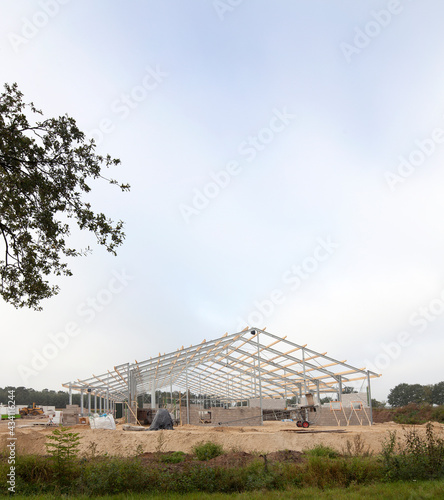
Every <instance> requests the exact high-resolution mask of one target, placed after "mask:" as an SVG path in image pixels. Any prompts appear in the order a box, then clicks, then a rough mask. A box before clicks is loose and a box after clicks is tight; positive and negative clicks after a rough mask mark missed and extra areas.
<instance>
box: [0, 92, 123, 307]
mask: <svg viewBox="0 0 444 500" xmlns="http://www.w3.org/2000/svg"><path fill="white" fill-rule="evenodd" d="M41 117H42V112H41V111H40V110H38V109H37V108H36V107H35V106H34V104H33V103H29V104H26V103H25V102H24V101H23V94H22V93H21V92H20V91H19V90H18V88H17V85H16V84H13V85H11V86H10V85H7V84H6V85H5V91H4V92H3V93H2V94H0V235H1V237H0V241H1V242H2V244H1V245H0V251H1V253H0V294H1V296H2V297H3V298H4V300H6V301H7V302H9V303H11V304H13V305H14V306H15V307H23V306H27V307H31V308H34V309H37V310H38V309H41V306H40V302H41V301H42V300H43V299H45V298H48V297H51V296H53V295H55V294H57V293H58V291H59V288H58V286H56V285H51V284H50V283H49V281H48V277H49V276H61V275H65V276H70V275H71V274H72V273H71V271H70V269H69V268H68V264H67V263H66V260H67V257H74V256H80V255H84V254H85V253H88V252H89V251H90V249H89V248H87V249H86V250H82V249H76V248H71V247H70V245H69V243H68V242H67V238H68V236H69V234H70V229H71V226H70V224H69V222H68V221H69V219H74V220H75V222H77V225H78V227H79V228H80V229H82V230H87V231H91V232H92V233H94V235H95V236H96V239H97V242H98V243H99V244H100V245H103V246H104V247H105V248H106V249H107V250H108V251H109V252H111V253H113V254H115V251H116V248H117V247H118V246H119V245H120V244H121V243H122V242H123V239H124V236H125V235H124V232H123V222H122V221H118V222H117V223H114V222H113V221H112V220H110V219H108V218H107V217H106V216H105V215H104V214H103V213H95V212H94V211H93V210H92V208H91V204H90V203H89V202H87V201H85V200H84V197H85V195H86V194H87V193H89V192H90V191H91V181H93V180H94V179H99V178H102V179H105V180H106V181H107V182H109V183H111V184H116V185H118V186H119V187H120V188H121V189H122V190H123V191H125V190H128V189H129V186H128V185H127V184H119V183H118V182H117V181H115V180H113V179H108V178H105V177H103V176H102V173H101V172H102V169H103V167H106V168H108V167H112V166H115V165H118V164H119V163H120V160H118V159H113V158H111V157H110V156H109V155H107V156H100V155H97V154H95V143H94V141H93V140H91V141H87V140H86V138H85V134H84V133H83V132H81V131H80V130H79V128H78V127H77V125H76V122H75V120H74V119H73V118H70V117H69V116H67V115H64V116H60V117H58V118H49V119H43V118H41ZM40 118H41V119H40Z"/></svg>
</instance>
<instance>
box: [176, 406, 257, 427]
mask: <svg viewBox="0 0 444 500" xmlns="http://www.w3.org/2000/svg"><path fill="white" fill-rule="evenodd" d="M201 411H205V412H210V413H211V423H210V424H201V423H200V412H201ZM181 414H182V415H181V416H182V424H187V423H188V421H187V408H186V406H182V407H181ZM260 423H261V412H260V409H259V408H249V407H247V406H238V407H234V408H230V409H226V408H222V407H219V406H217V407H213V408H209V409H206V410H203V409H202V408H201V407H199V406H197V405H190V425H208V426H211V425H213V426H214V425H219V424H220V425H223V426H246V425H260Z"/></svg>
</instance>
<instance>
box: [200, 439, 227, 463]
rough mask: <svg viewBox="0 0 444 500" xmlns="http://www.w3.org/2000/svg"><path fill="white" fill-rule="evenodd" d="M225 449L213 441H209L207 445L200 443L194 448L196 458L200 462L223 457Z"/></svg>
mask: <svg viewBox="0 0 444 500" xmlns="http://www.w3.org/2000/svg"><path fill="white" fill-rule="evenodd" d="M223 452H224V449H223V447H222V445H220V444H217V443H213V442H212V441H207V442H206V443H200V444H197V445H196V446H194V447H193V453H194V454H195V455H196V458H197V459H198V460H200V461H206V460H211V459H212V458H216V457H218V456H219V455H222V454H223Z"/></svg>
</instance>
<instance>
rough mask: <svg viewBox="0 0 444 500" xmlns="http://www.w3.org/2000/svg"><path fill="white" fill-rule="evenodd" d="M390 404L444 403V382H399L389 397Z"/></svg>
mask: <svg viewBox="0 0 444 500" xmlns="http://www.w3.org/2000/svg"><path fill="white" fill-rule="evenodd" d="M387 402H388V404H389V405H390V406H405V405H408V404H409V403H417V404H421V403H426V404H431V405H444V382H438V383H437V384H429V385H421V384H398V385H397V386H396V387H394V388H393V389H391V390H390V392H389V395H388V397H387Z"/></svg>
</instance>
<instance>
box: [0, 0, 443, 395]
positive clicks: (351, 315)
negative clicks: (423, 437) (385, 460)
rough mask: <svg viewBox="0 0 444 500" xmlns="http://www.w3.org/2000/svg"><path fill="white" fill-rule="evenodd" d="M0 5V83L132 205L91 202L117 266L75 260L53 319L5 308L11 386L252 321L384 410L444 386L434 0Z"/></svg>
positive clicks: (438, 19) (75, 372) (40, 383)
mask: <svg viewBox="0 0 444 500" xmlns="http://www.w3.org/2000/svg"><path fill="white" fill-rule="evenodd" d="M1 10H2V15H1V18H0V57H1V65H0V72H1V75H2V78H1V81H2V82H7V83H13V82H17V84H18V86H19V88H20V90H21V91H22V92H23V93H24V95H25V99H26V100H27V101H33V102H34V104H36V106H37V107H38V108H40V109H42V110H43V112H44V115H45V116H46V117H51V116H59V115H63V114H65V113H67V114H69V115H70V116H72V117H74V118H75V119H76V120H77V122H78V125H79V126H80V128H81V129H82V130H84V131H85V132H86V133H87V135H88V136H89V137H93V138H94V139H95V140H96V141H97V144H98V147H97V150H98V152H100V153H109V154H111V155H112V156H113V157H118V158H120V159H121V160H122V165H121V166H119V167H117V168H115V169H113V171H112V172H109V174H110V176H112V177H114V178H117V179H118V180H120V181H122V182H129V183H130V184H131V186H132V189H131V191H130V192H129V193H122V192H120V190H118V189H117V188H116V187H114V186H109V185H107V184H105V183H98V184H96V185H95V186H94V191H93V192H92V193H91V195H90V196H89V200H90V201H91V203H92V204H93V207H94V208H95V209H96V210H98V211H103V212H105V213H106V214H107V215H109V216H110V217H112V218H114V219H115V220H119V219H122V220H124V221H125V232H126V235H127V237H126V240H125V243H124V245H123V246H122V247H121V248H120V251H119V252H118V256H117V257H112V256H110V255H109V254H108V253H107V252H106V251H105V250H104V249H103V248H99V247H97V246H96V247H95V248H94V252H93V254H92V255H91V256H89V257H86V258H79V259H77V260H76V261H74V262H72V264H71V265H72V270H73V272H74V276H73V277H70V278H66V279H59V280H58V281H57V282H58V283H59V284H60V286H61V292H60V294H59V295H58V296H57V297H55V298H52V299H49V300H47V301H45V302H44V303H43V306H44V310H43V312H35V311H32V310H25V309H21V310H15V309H14V308H13V307H12V306H11V305H8V304H6V303H4V302H0V315H1V334H2V351H1V358H2V359H1V377H0V386H2V387H3V386H6V385H15V386H20V385H25V386H26V387H33V388H35V389H43V388H49V389H55V390H59V389H61V383H64V382H68V381H70V380H76V379H77V378H81V379H82V378H88V377H90V376H91V375H92V373H95V374H99V373H103V372H106V371H107V369H112V368H113V367H114V366H115V365H117V364H121V363H126V362H128V361H129V362H132V361H134V359H137V360H138V361H141V360H143V359H146V358H149V357H150V356H156V355H158V353H159V352H162V353H163V352H169V351H174V350H176V348H178V347H180V346H181V345H190V344H196V343H199V342H201V341H202V340H203V339H204V338H206V339H207V340H209V339H212V338H217V337H219V336H221V335H223V334H224V333H225V332H228V333H230V334H231V333H235V332H237V331H239V330H240V329H242V328H244V327H245V326H246V325H247V324H248V325H249V326H256V327H259V328H262V327H265V326H266V327H267V330H268V331H270V332H271V333H274V334H277V335H281V336H284V335H287V336H288V339H290V340H292V341H293V342H296V343H299V344H307V345H308V347H310V348H312V349H314V350H317V351H321V352H324V351H327V352H328V355H329V356H331V357H333V358H337V359H340V360H344V359H347V361H348V363H350V364H351V365H353V366H356V367H364V366H365V367H367V368H370V369H373V370H375V371H377V372H379V373H382V375H383V376H382V378H380V379H378V380H376V381H375V382H374V383H373V396H374V397H376V398H377V399H379V400H385V399H386V398H387V394H388V391H389V389H390V388H393V387H394V386H396V385H397V384H399V383H402V382H406V383H421V384H432V383H436V382H440V381H441V380H443V379H444V376H443V375H444V373H443V361H442V357H443V352H444V340H443V335H442V330H443V326H444V259H443V256H444V231H443V225H444V222H443V220H444V217H443V216H444V196H443V193H442V191H443V187H442V186H443V184H444V172H443V168H442V164H443V160H444V93H443V89H444V66H443V60H444V37H443V34H442V19H443V16H444V4H443V3H442V2H441V1H440V0H424V1H421V2H420V1H419V0H400V1H397V0H383V1H379V0H360V1H359V2H357V1H356V0H336V1H327V0H322V1H321V0H304V1H302V0H299V1H292V0H285V1H284V0H273V1H271V0H269V1H263V0H244V1H242V0H214V1H213V0H193V1H191V0H190V1H187V2H184V1H181V0H169V1H167V0H152V1H148V0H144V1H142V0H140V1H136V0H128V1H126V2H117V1H115V0H107V1H104V0H102V1H95V2H90V1H88V2H87V1H85V0H76V1H69V0H63V1H62V0H40V1H20V2H17V1H15V2H13V1H9V2H2V6H1ZM72 241H73V242H75V244H77V245H78V246H79V247H85V246H87V245H88V244H90V245H92V244H93V238H92V237H91V236H89V235H86V234H85V235H83V234H81V233H79V232H78V231H73V233H72ZM68 333H69V334H70V335H69V336H68ZM57 345H58V347H57ZM48 358H51V359H48Z"/></svg>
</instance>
